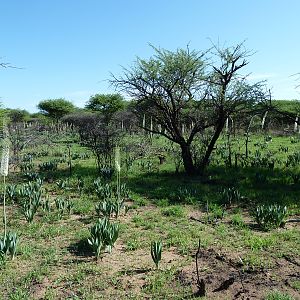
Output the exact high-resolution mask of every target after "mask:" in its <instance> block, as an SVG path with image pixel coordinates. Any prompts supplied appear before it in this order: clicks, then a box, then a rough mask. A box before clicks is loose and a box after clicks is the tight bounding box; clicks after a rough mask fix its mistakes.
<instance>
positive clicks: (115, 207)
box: [95, 199, 124, 219]
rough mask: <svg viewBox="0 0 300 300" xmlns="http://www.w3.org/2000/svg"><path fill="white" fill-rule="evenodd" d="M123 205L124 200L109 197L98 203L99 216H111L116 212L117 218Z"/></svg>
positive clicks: (97, 211) (96, 208) (96, 207)
mask: <svg viewBox="0 0 300 300" xmlns="http://www.w3.org/2000/svg"><path fill="white" fill-rule="evenodd" d="M123 206H124V203H123V201H118V200H112V199H108V200H103V201H101V202H99V203H98V204H96V206H95V210H96V213H97V215H98V216H99V217H101V216H103V217H107V218H110V217H111V216H112V215H113V214H114V215H115V218H116V219H117V218H118V216H119V214H120V211H121V209H122V207H123Z"/></svg>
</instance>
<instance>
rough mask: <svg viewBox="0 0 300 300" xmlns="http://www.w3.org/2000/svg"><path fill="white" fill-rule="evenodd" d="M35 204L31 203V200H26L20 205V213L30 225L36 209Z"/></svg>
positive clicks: (36, 205)
mask: <svg viewBox="0 0 300 300" xmlns="http://www.w3.org/2000/svg"><path fill="white" fill-rule="evenodd" d="M38 207H39V206H38V204H37V202H31V200H28V199H26V200H25V201H24V202H23V205H22V210H21V211H22V213H23V215H24V217H25V219H26V221H27V222H29V223H31V222H32V221H33V218H34V216H35V214H36V212H37V209H38Z"/></svg>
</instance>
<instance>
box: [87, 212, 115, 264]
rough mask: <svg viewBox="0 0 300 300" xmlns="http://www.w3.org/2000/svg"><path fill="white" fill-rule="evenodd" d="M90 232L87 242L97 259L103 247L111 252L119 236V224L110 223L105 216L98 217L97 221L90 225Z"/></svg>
mask: <svg viewBox="0 0 300 300" xmlns="http://www.w3.org/2000/svg"><path fill="white" fill-rule="evenodd" d="M90 233H91V236H90V238H88V243H89V244H90V245H91V247H92V249H93V251H94V252H95V256H96V259H98V258H99V256H100V255H101V252H102V251H104V250H105V249H107V250H108V252H109V253H111V251H112V248H113V247H114V244H115V242H116V240H117V239H118V237H119V225H118V224H114V223H110V222H109V220H108V219H107V218H104V219H102V220H101V219H99V220H98V221H97V223H96V224H95V225H94V226H92V227H91V229H90Z"/></svg>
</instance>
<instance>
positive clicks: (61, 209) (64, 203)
mask: <svg viewBox="0 0 300 300" xmlns="http://www.w3.org/2000/svg"><path fill="white" fill-rule="evenodd" d="M54 202H55V206H56V209H57V210H58V214H59V216H60V217H62V216H63V215H64V214H65V213H68V214H71V212H72V209H73V207H74V203H73V202H71V201H70V200H68V199H65V198H63V197H57V198H56V199H55V200H54Z"/></svg>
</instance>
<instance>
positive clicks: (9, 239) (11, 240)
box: [0, 232, 19, 261]
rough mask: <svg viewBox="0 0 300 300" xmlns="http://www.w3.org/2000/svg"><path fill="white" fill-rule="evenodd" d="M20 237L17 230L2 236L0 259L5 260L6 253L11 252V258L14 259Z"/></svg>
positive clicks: (0, 239)
mask: <svg viewBox="0 0 300 300" xmlns="http://www.w3.org/2000/svg"><path fill="white" fill-rule="evenodd" d="M18 243H19V238H18V236H17V234H16V233H15V232H8V233H7V235H6V236H4V237H3V238H0V260H2V261H3V260H4V259H5V257H4V255H6V254H9V255H10V257H11V259H14V257H15V255H16V252H17V246H18Z"/></svg>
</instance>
